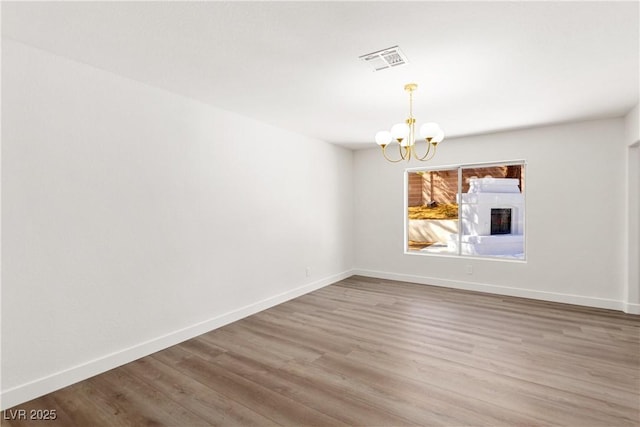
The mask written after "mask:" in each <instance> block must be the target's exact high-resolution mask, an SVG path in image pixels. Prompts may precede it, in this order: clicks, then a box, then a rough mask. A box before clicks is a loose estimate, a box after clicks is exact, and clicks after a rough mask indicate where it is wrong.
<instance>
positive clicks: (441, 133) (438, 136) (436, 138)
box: [431, 129, 444, 142]
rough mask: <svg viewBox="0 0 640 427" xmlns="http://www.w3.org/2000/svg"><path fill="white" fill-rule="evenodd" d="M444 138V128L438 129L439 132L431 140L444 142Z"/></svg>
mask: <svg viewBox="0 0 640 427" xmlns="http://www.w3.org/2000/svg"><path fill="white" fill-rule="evenodd" d="M443 139H444V131H443V130H442V129H438V133H436V136H434V137H433V139H432V140H431V142H442V140H443Z"/></svg>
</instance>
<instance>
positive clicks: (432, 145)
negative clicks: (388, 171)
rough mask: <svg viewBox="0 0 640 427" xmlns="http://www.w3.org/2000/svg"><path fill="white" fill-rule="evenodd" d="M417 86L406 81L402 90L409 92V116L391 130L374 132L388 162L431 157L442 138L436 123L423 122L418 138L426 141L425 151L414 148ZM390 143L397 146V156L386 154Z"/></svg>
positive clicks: (425, 159) (428, 158)
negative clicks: (419, 152) (414, 104)
mask: <svg viewBox="0 0 640 427" xmlns="http://www.w3.org/2000/svg"><path fill="white" fill-rule="evenodd" d="M417 88H418V85H417V84H415V83H407V84H406V85H404V90H405V91H407V92H409V118H407V119H406V120H405V121H404V123H396V124H395V125H393V127H392V128H391V132H389V131H386V130H381V131H380V132H378V133H376V143H377V144H378V145H379V146H380V147H381V148H382V155H383V156H384V158H385V159H387V160H388V161H390V162H393V163H397V162H400V161H402V160H407V161H409V160H411V158H412V157H413V158H415V159H417V160H420V161H421V162H426V161H427V160H431V159H433V156H435V155H436V148H437V146H438V143H439V142H442V140H443V139H444V132H443V131H442V129H440V126H438V124H437V123H425V124H423V125H422V126H420V139H424V141H425V143H426V151H425V152H424V154H423V155H422V156H420V155H418V151H417V150H416V119H415V118H414V117H413V92H414V91H415V90H416V89H417ZM391 145H397V146H398V153H399V157H397V158H392V157H389V156H388V155H387V148H388V147H389V146H391Z"/></svg>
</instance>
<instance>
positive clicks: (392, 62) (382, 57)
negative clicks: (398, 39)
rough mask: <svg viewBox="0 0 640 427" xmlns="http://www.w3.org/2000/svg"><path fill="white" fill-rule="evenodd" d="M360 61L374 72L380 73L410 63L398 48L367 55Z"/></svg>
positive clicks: (394, 47)
mask: <svg viewBox="0 0 640 427" xmlns="http://www.w3.org/2000/svg"><path fill="white" fill-rule="evenodd" d="M360 59H361V60H363V61H364V62H365V63H367V64H369V66H370V67H371V68H372V69H373V71H380V70H384V69H387V68H391V67H397V66H399V65H404V64H407V63H408V62H409V61H407V57H406V56H404V53H402V51H401V50H400V48H399V47H398V46H393V47H389V48H387V49H383V50H379V51H377V52H372V53H367V54H366V55H362V56H361V57H360Z"/></svg>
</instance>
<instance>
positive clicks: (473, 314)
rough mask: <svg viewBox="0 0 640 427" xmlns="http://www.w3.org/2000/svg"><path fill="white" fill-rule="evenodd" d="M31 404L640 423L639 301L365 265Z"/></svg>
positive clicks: (138, 410) (156, 414) (237, 419)
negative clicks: (584, 302)
mask: <svg viewBox="0 0 640 427" xmlns="http://www.w3.org/2000/svg"><path fill="white" fill-rule="evenodd" d="M17 409H25V410H27V413H29V410H31V409H55V410H56V412H57V420H56V421H39V422H23V421H8V420H6V419H5V420H3V424H2V425H3V426H25V425H36V426H54V425H59V426H82V427H86V426H109V427H112V426H163V425H166V426H209V425H228V426H245V425H257V426H271V425H286V426H307V425H309V426H311V425H315V426H339V425H359V426H404V425H420V426H550V425H562V426H576V427H583V426H638V425H640V317H638V316H631V315H625V314H623V313H620V312H616V311H609V310H600V309H592V308H584V307H577V306H571V305H564V304H556V303H548V302H541V301H533V300H526V299H520V298H512V297H503V296H496V295H487V294H481V293H474V292H466V291H459V290H452V289H445V288H438V287H430V286H424V285H415V284H408V283H402V282H394V281H387V280H378V279H369V278H364V277H358V276H354V277H351V278H349V279H346V280H343V281H341V282H339V283H337V284H334V285H332V286H329V287H326V288H323V289H320V290H318V291H315V292H313V293H311V294H308V295H305V296H303V297H300V298H297V299H295V300H292V301H289V302H287V303H285V304H282V305H279V306H277V307H274V308H271V309H269V310H266V311H264V312H261V313H259V314H256V315H253V316H251V317H249V318H246V319H243V320H241V321H238V322H235V323H233V324H230V325H228V326H225V327H223V328H220V329H217V330H215V331H213V332H210V333H207V334H204V335H202V336H199V337H197V338H194V339H192V340H189V341H186V342H184V343H182V344H179V345H176V346H174V347H171V348H169V349H167V350H164V351H160V352H158V353H155V354H153V355H151V356H148V357H145V358H143V359H140V360H138V361H135V362H133V363H130V364H128V365H125V366H122V367H120V368H117V369H114V370H111V371H109V372H107V373H104V374H101V375H98V376H96V377H93V378H91V379H89V380H86V381H83V382H80V383H78V384H75V385H72V386H70V387H67V388H65V389H62V390H59V391H57V392H54V393H51V394H49V395H46V396H44V397H42V398H39V399H35V400H33V401H31V402H28V403H26V404H23V405H20V406H18V407H15V408H13V410H14V411H15V410H17ZM8 416H9V414H8V413H7V412H5V413H4V414H3V418H7V417H8Z"/></svg>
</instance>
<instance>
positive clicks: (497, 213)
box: [405, 161, 525, 260]
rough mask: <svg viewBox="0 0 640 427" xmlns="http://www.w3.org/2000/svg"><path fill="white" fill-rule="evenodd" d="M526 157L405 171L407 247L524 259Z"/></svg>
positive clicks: (421, 251) (428, 251) (419, 250)
mask: <svg viewBox="0 0 640 427" xmlns="http://www.w3.org/2000/svg"><path fill="white" fill-rule="evenodd" d="M524 183H525V162H524V161H513V162H500V163H491V164H469V165H457V166H449V167H438V168H420V169H407V170H406V172H405V195H406V197H405V203H406V205H405V212H406V215H405V222H406V223H405V230H406V232H405V251H406V253H411V254H427V255H429V254H430V255H433V254H439V255H457V256H474V257H490V258H506V259H519V260H523V259H525V235H524V221H525V197H524Z"/></svg>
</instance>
